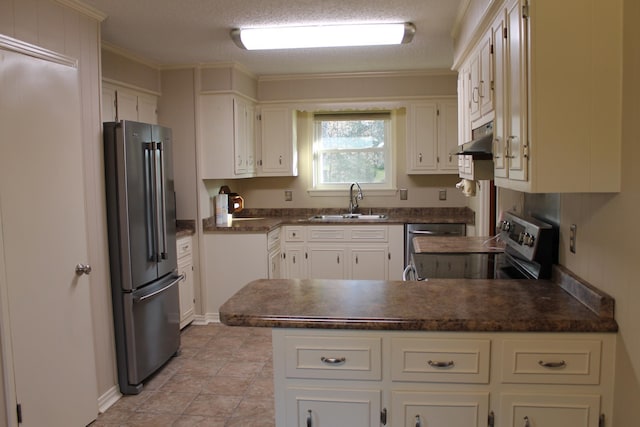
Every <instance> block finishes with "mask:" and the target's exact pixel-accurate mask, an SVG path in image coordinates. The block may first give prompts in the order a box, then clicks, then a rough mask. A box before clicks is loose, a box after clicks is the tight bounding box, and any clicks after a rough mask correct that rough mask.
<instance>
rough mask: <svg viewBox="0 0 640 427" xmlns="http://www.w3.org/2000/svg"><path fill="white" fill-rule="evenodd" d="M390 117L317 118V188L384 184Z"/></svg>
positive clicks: (385, 115)
mask: <svg viewBox="0 0 640 427" xmlns="http://www.w3.org/2000/svg"><path fill="white" fill-rule="evenodd" d="M389 118H390V117H389V114H388V113H382V114H377V115H376V114H372V115H370V116H367V115H366V114H358V115H351V116H350V115H349V114H344V115H331V116H324V117H323V116H321V115H317V116H316V122H315V123H316V124H315V126H316V132H315V135H316V138H315V144H314V147H315V150H314V151H315V156H314V159H315V160H314V161H315V165H314V168H315V171H316V183H317V184H320V185H322V184H347V183H351V182H354V181H357V182H360V183H372V184H385V183H387V179H388V175H387V174H386V173H385V160H386V157H387V156H388V155H389V147H388V146H387V145H388V142H387V141H386V139H387V138H388V132H389V130H388V124H389Z"/></svg>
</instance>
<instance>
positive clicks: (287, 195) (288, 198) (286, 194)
mask: <svg viewBox="0 0 640 427" xmlns="http://www.w3.org/2000/svg"><path fill="white" fill-rule="evenodd" d="M292 200H293V191H291V190H284V201H285V202H290V201H292Z"/></svg>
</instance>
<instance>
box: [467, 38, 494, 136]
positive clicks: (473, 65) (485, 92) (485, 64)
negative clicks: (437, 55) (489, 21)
mask: <svg viewBox="0 0 640 427" xmlns="http://www.w3.org/2000/svg"><path fill="white" fill-rule="evenodd" d="M469 72H470V74H469V79H470V85H469V86H470V101H471V102H470V103H469V109H470V111H469V117H470V119H471V121H472V123H473V125H472V127H473V128H475V127H477V126H479V125H481V124H484V123H487V122H489V121H491V120H492V119H493V34H492V32H491V31H487V32H486V34H485V35H484V36H483V37H482V38H481V40H480V44H479V45H478V47H477V49H476V50H475V52H474V53H473V54H472V55H471V59H470V61H469Z"/></svg>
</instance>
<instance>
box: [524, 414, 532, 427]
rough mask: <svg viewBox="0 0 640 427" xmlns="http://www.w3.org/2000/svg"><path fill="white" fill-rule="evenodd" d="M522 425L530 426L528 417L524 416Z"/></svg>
mask: <svg viewBox="0 0 640 427" xmlns="http://www.w3.org/2000/svg"><path fill="white" fill-rule="evenodd" d="M524 427H531V423H530V422H529V417H527V416H525V417H524Z"/></svg>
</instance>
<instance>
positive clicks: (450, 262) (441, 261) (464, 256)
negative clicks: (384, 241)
mask: <svg viewBox="0 0 640 427" xmlns="http://www.w3.org/2000/svg"><path fill="white" fill-rule="evenodd" d="M501 255H502V254H495V253H466V252H464V253H459V252H458V253H414V254H413V255H412V256H411V264H410V265H408V266H407V269H405V271H406V272H407V274H406V275H407V276H408V277H410V278H409V279H407V280H427V279H493V278H494V275H495V270H496V263H497V262H499V257H500V256H501Z"/></svg>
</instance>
